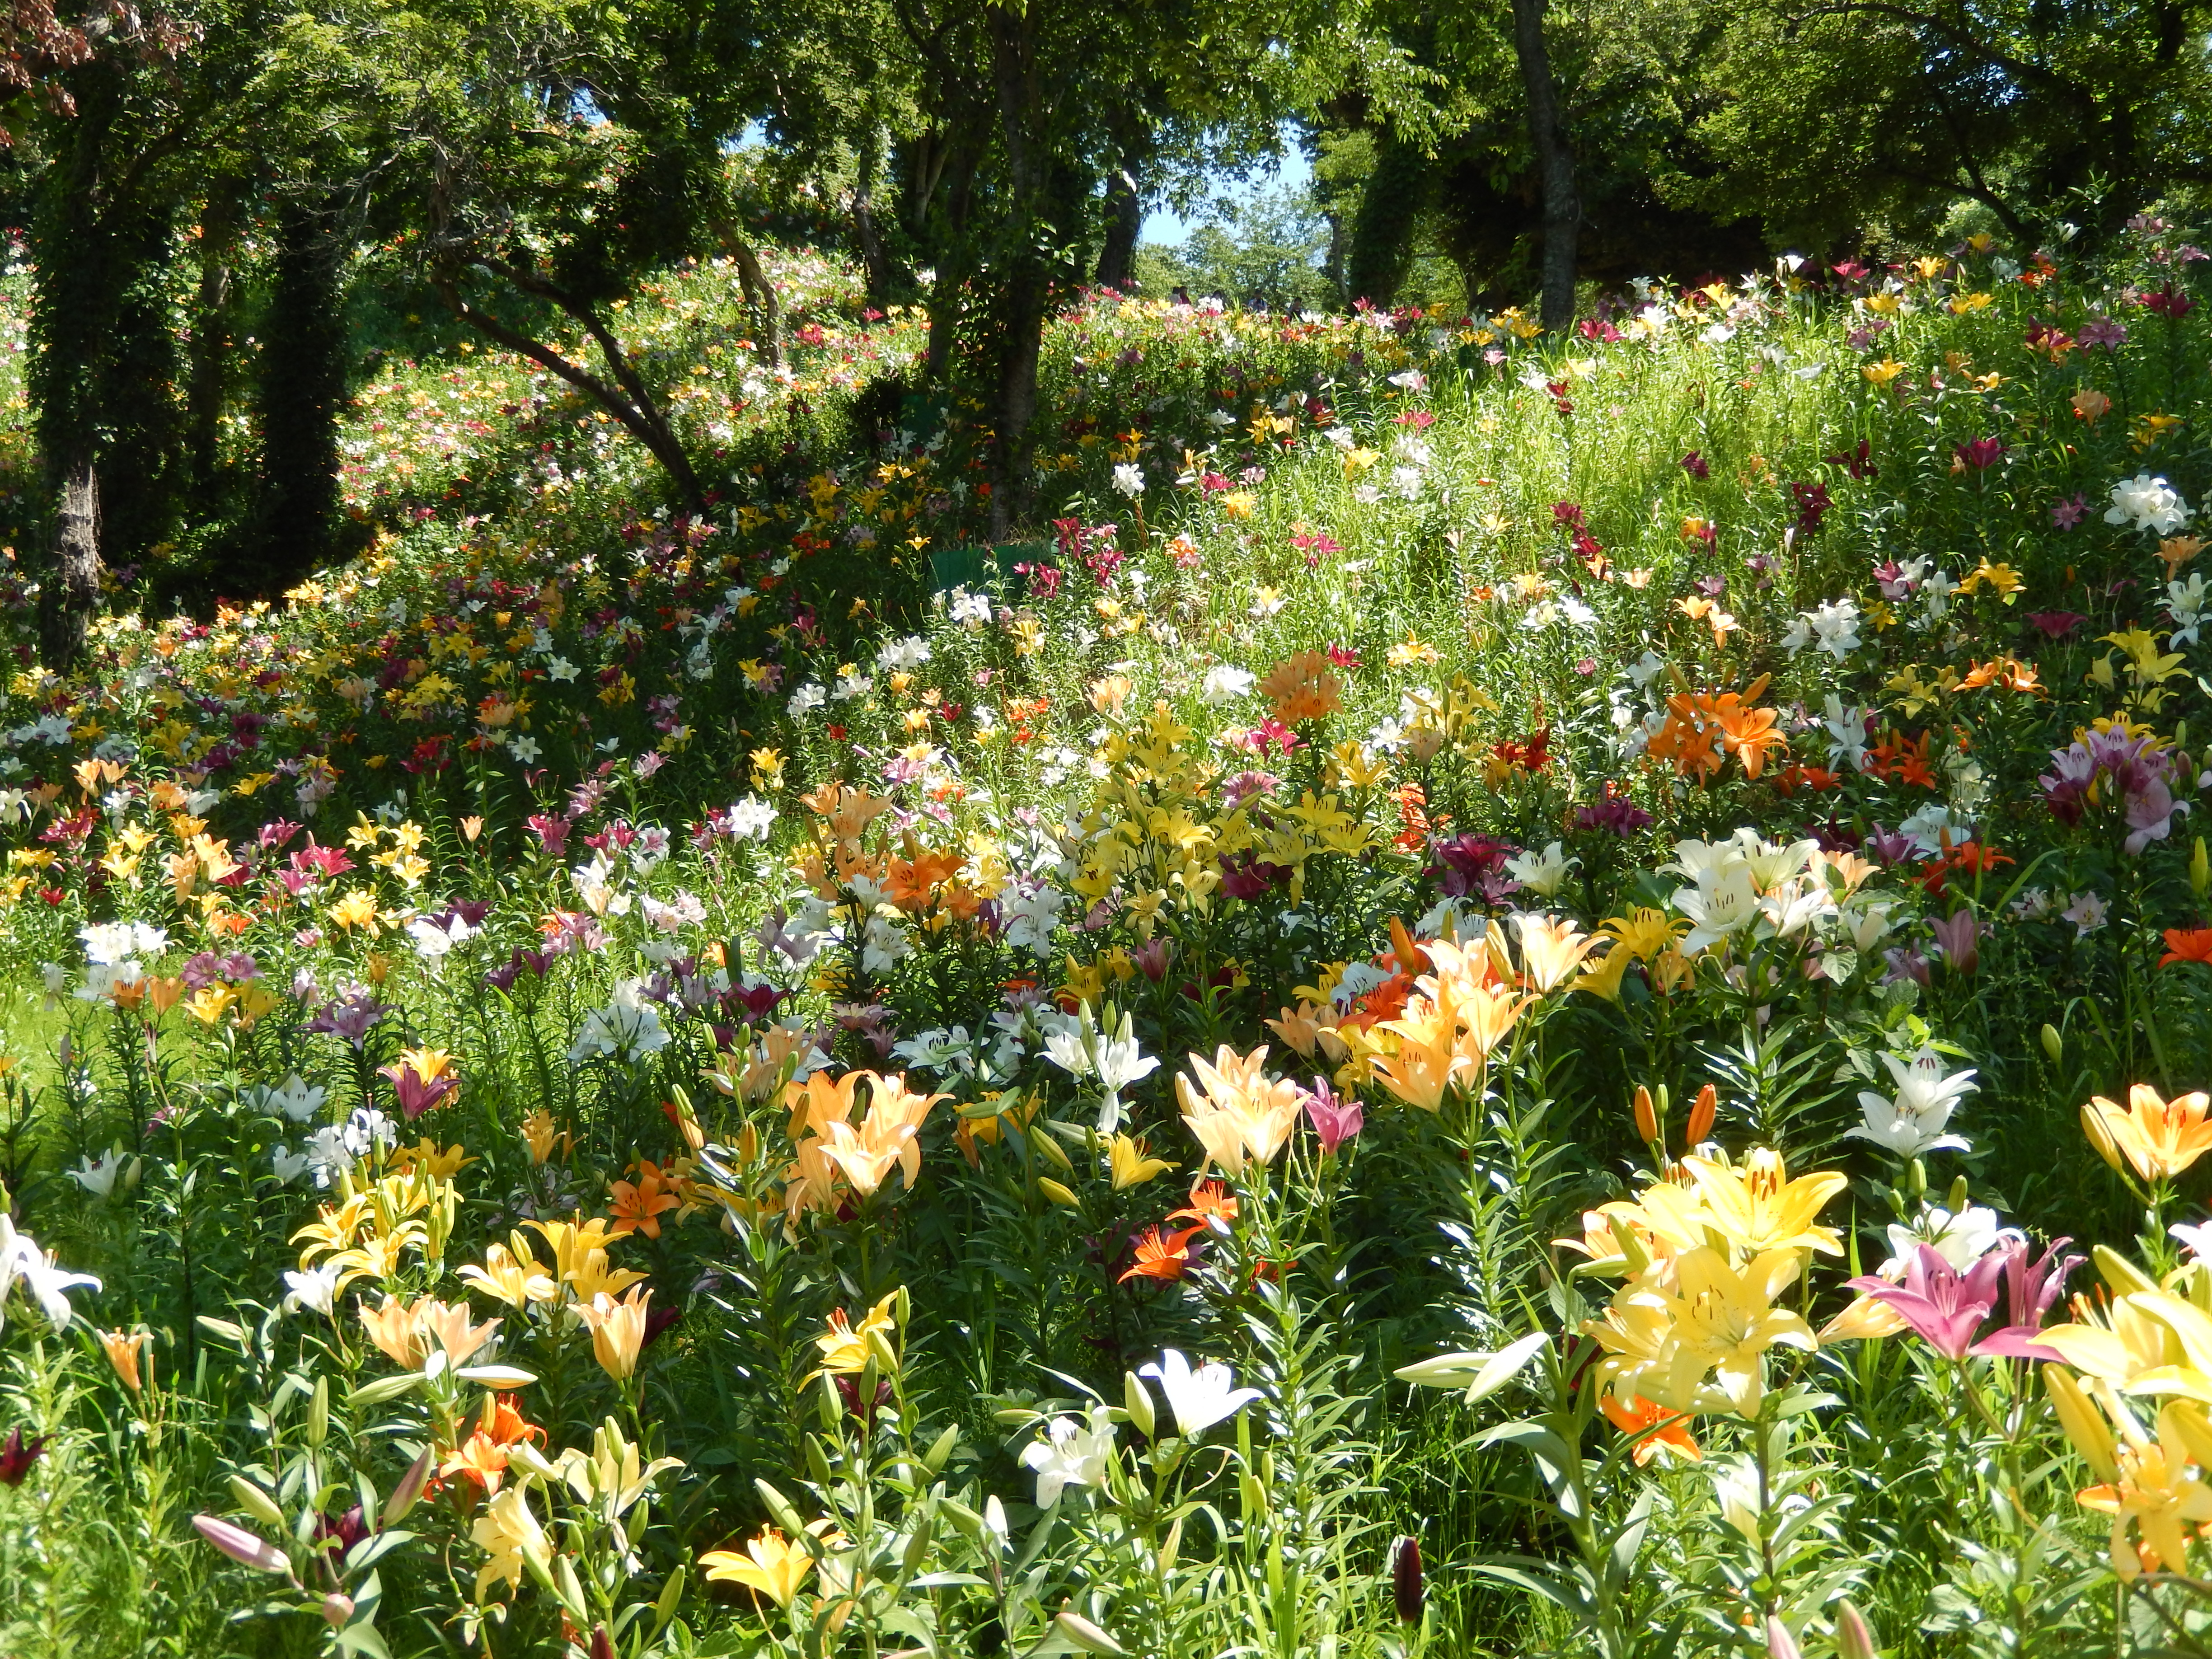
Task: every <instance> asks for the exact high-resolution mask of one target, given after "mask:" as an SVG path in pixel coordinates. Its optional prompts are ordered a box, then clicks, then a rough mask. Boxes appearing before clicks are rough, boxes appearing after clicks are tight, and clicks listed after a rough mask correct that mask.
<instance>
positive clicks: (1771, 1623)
mask: <svg viewBox="0 0 2212 1659" xmlns="http://www.w3.org/2000/svg"><path fill="white" fill-rule="evenodd" d="M1766 1659H1805V1656H1804V1652H1803V1650H1802V1649H1801V1648H1799V1647H1798V1645H1797V1638H1796V1637H1794V1636H1792V1635H1791V1634H1790V1626H1787V1625H1785V1624H1784V1623H1783V1622H1782V1620H1781V1619H1780V1617H1779V1616H1778V1615H1777V1614H1775V1613H1768V1614H1767V1615H1766Z"/></svg>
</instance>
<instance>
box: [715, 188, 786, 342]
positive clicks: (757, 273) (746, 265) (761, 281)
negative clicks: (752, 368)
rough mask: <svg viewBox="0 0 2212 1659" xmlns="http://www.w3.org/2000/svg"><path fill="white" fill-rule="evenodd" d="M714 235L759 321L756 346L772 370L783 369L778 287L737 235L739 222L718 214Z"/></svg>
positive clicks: (781, 316)
mask: <svg viewBox="0 0 2212 1659" xmlns="http://www.w3.org/2000/svg"><path fill="white" fill-rule="evenodd" d="M714 234H715V236H716V237H717V238H719V239H720V241H721V244H722V251H723V252H726V253H727V254H728V255H729V256H730V258H731V261H732V263H733V264H736V266H737V268H738V287H739V288H740V289H743V290H744V296H745V304H746V305H747V306H748V307H750V309H751V310H752V312H753V314H754V315H755V316H757V317H758V318H759V319H760V333H761V339H760V340H759V341H758V342H757V343H758V345H759V346H760V348H761V355H762V356H764V357H766V358H767V359H768V366H769V368H782V367H783V308H782V307H781V306H780V305H779V304H778V303H777V302H776V297H775V283H771V282H770V281H769V279H768V273H767V272H766V271H764V270H762V269H761V262H760V256H759V255H758V254H757V253H755V252H753V245H752V244H751V243H750V242H748V241H747V240H745V239H744V237H743V236H741V235H740V234H738V226H737V221H735V220H734V219H732V218H731V217H730V216H728V215H727V214H720V215H717V216H715V219H714Z"/></svg>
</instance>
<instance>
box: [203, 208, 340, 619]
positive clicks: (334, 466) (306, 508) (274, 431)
mask: <svg viewBox="0 0 2212 1659" xmlns="http://www.w3.org/2000/svg"><path fill="white" fill-rule="evenodd" d="M343 252H344V251H343V248H342V247H341V246H339V244H338V242H337V239H336V238H335V237H334V236H332V235H331V231H330V228H329V226H328V224H327V223H326V222H325V217H324V216H323V215H321V214H320V213H319V212H317V211H316V210H315V209H314V207H313V205H312V204H308V203H305V202H300V201H291V202H287V203H286V204H284V205H283V208H282V209H281V210H279V212H278V216H277V226H276V259H275V261H274V270H273V273H272V274H273V281H272V283H271V286H270V295H269V309H268V312H267V313H266V315H265V316H264V319H263V322H262V325H261V329H260V334H261V361H260V364H259V373H258V376H257V380H256V384H255V386H254V413H255V416H256V425H257V427H258V430H259V434H260V440H261V480H260V483H261V500H260V502H259V511H258V514H257V527H258V534H257V535H256V536H255V537H254V538H253V540H254V544H255V554H254V556H253V559H252V563H251V565H250V566H249V567H247V568H241V569H239V570H236V571H234V572H230V573H227V574H228V575H229V577H230V580H231V582H232V584H233V586H234V587H235V589H236V591H237V592H238V593H239V595H240V597H245V596H247V595H251V596H253V597H257V598H265V597H267V596H269V595H270V594H274V593H281V592H283V591H284V590H285V589H286V588H288V587H289V586H293V585H294V584H295V583H296V582H298V581H299V580H301V578H302V577H304V576H306V575H307V574H308V573H309V572H311V571H313V569H314V568H316V567H317V566H318V565H319V564H321V563H323V562H325V561H326V560H327V559H328V558H329V557H330V555H331V546H332V540H333V536H334V533H335V532H336V530H337V519H338V507H339V499H340V497H339V486H338V475H339V459H338V420H339V416H341V415H343V412H344V410H345V396H346V328H345V308H344V294H343V271H342V266H343Z"/></svg>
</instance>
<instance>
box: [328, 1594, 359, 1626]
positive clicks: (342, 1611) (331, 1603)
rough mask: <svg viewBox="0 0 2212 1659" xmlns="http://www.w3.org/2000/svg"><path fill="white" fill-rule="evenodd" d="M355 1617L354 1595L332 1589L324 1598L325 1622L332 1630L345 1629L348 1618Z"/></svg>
mask: <svg viewBox="0 0 2212 1659" xmlns="http://www.w3.org/2000/svg"><path fill="white" fill-rule="evenodd" d="M352 1617H353V1597H351V1596H350V1595H340V1594H339V1593H338V1592H337V1591H336V1590H332V1591H331V1593H330V1594H329V1595H325V1597H324V1598H323V1622H324V1623H325V1624H326V1625H328V1626H330V1627H331V1629H332V1630H343V1629H344V1628H345V1626H346V1620H349V1619H350V1618H352Z"/></svg>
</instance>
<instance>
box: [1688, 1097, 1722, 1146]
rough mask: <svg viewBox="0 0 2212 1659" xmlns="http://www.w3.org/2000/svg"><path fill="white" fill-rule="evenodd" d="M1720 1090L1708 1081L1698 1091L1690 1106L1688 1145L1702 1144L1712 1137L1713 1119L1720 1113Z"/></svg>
mask: <svg viewBox="0 0 2212 1659" xmlns="http://www.w3.org/2000/svg"><path fill="white" fill-rule="evenodd" d="M1720 1107H1721V1091H1719V1090H1717V1089H1716V1088H1714V1087H1713V1085H1711V1084H1710V1083H1708V1084H1707V1085H1705V1087H1704V1088H1702V1089H1700V1090H1699V1091H1698V1098H1697V1102H1696V1103H1695V1104H1694V1105H1692V1107H1691V1108H1690V1145H1692V1146H1704V1145H1705V1142H1706V1141H1707V1140H1709V1139H1711V1138H1712V1133H1713V1120H1714V1119H1715V1118H1716V1117H1717V1116H1718V1115H1720Z"/></svg>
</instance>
